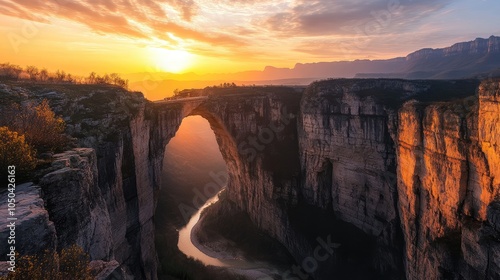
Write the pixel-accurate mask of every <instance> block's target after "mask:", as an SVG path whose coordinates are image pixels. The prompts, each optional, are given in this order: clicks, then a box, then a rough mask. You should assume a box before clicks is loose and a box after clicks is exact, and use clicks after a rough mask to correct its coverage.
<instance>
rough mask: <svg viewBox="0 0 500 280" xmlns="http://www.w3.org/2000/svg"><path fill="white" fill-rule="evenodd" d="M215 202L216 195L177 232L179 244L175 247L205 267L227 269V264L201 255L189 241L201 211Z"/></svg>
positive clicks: (203, 254)
mask: <svg viewBox="0 0 500 280" xmlns="http://www.w3.org/2000/svg"><path fill="white" fill-rule="evenodd" d="M217 200H218V197H217V195H216V196H214V197H212V198H210V199H209V200H208V201H207V202H206V203H205V205H203V207H202V208H200V210H198V212H196V214H195V215H194V216H193V217H191V220H189V223H188V224H187V225H186V226H185V227H183V228H182V229H181V230H180V231H179V242H178V243H177V247H179V250H180V251H181V252H183V253H184V254H185V255H186V256H188V257H192V258H194V259H197V260H199V261H201V262H202V263H203V264H205V265H213V266H220V267H228V266H229V265H228V264H227V263H224V262H222V261H220V260H219V259H216V258H212V257H210V256H208V255H206V254H205V253H203V252H202V251H200V250H199V249H198V248H197V247H196V246H195V245H194V244H193V242H192V241H191V231H192V230H193V227H194V226H195V225H196V223H198V221H199V220H200V214H201V212H202V211H203V209H205V208H207V207H208V206H210V205H211V204H212V203H216V202H217Z"/></svg>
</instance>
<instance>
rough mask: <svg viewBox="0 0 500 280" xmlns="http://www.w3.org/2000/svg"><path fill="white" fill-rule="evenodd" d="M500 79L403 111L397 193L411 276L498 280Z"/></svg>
mask: <svg viewBox="0 0 500 280" xmlns="http://www.w3.org/2000/svg"><path fill="white" fill-rule="evenodd" d="M498 98H499V83H498V81H495V82H486V83H483V84H481V86H480V87H479V92H478V96H474V97H472V98H469V99H465V100H458V101H455V102H451V103H433V104H423V103H420V102H408V103H406V104H405V105H404V106H403V107H402V108H401V110H400V111H399V120H400V125H399V128H398V135H397V143H398V145H397V154H398V191H399V203H400V213H401V221H402V228H403V232H404V234H405V241H406V266H407V277H408V279H422V278H428V279H429V278H430V279H445V278H446V279H459V278H460V277H462V278H464V279H496V278H498V277H499V276H500V271H499V270H498V265H499V263H498V261H495V259H496V256H498V250H499V247H498V246H499V245H500V243H498V241H497V240H498V237H499V236H498V232H496V231H495V230H494V229H495V227H496V223H497V221H496V220H495V218H494V217H495V216H496V211H497V207H496V205H497V203H498V201H496V200H497V199H498V195H499V192H500V189H499V186H500V185H499V183H500V180H499V173H498V172H499V171H500V166H499V165H498V164H499V156H500V151H499V150H498V146H497V143H498V141H499V136H500V134H499V129H500V122H499V113H500V111H499V110H500V106H499V105H500V104H499V102H498V100H499V99H498Z"/></svg>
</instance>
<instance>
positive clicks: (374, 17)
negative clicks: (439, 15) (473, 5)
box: [262, 0, 451, 36]
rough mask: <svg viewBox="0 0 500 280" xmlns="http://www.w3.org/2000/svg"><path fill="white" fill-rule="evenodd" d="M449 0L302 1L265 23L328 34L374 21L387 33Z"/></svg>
mask: <svg viewBox="0 0 500 280" xmlns="http://www.w3.org/2000/svg"><path fill="white" fill-rule="evenodd" d="M450 2H451V1H450V0H420V1H412V0H375V1H370V2H367V1H360V0H352V1H331V0H319V1H318V0H300V1H297V3H296V5H294V6H292V7H291V8H290V9H289V10H288V11H283V12H280V13H277V14H275V15H272V16H270V17H269V18H268V19H266V20H265V21H264V22H262V24H264V25H266V26H267V28H268V29H269V30H274V31H276V32H279V33H281V34H282V35H285V36H291V35H295V36H328V35H347V34H352V33H353V30H357V29H360V28H365V26H364V25H366V24H369V23H371V22H375V23H377V22H378V23H379V25H380V24H382V25H383V26H382V27H384V28H385V29H386V32H399V31H400V29H405V28H409V27H412V26H414V23H415V22H416V21H419V20H423V19H425V18H426V17H428V16H430V15H432V14H433V13H434V12H436V11H438V10H441V9H442V8H444V7H445V6H446V5H447V4H449V3H450Z"/></svg>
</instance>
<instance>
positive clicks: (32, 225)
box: [0, 183, 57, 260]
mask: <svg viewBox="0 0 500 280" xmlns="http://www.w3.org/2000/svg"><path fill="white" fill-rule="evenodd" d="M14 194H15V200H16V206H15V207H14V209H15V210H14V212H13V214H14V215H12V216H10V215H9V213H8V208H7V204H2V206H5V207H3V208H2V210H1V211H2V219H1V220H0V240H2V242H5V244H4V245H3V246H0V254H1V256H2V260H3V258H5V257H6V256H7V254H9V253H10V252H9V251H8V250H9V248H10V246H9V244H8V243H7V242H8V240H9V239H8V237H9V236H10V232H11V230H10V228H9V227H8V226H9V224H10V223H11V222H14V223H15V228H14V231H15V240H14V241H15V242H16V243H15V244H11V245H14V246H15V248H16V251H17V252H18V253H19V254H21V255H25V254H35V253H38V252H40V251H43V250H54V249H55V248H56V246H57V236H56V229H55V227H54V223H53V222H52V221H51V220H50V218H49V213H48V212H47V209H46V207H45V206H44V201H43V199H42V197H41V195H40V186H37V185H33V183H25V184H20V185H18V186H17V187H16V189H15V191H14ZM7 195H8V191H2V193H1V194H0V199H1V200H0V201H2V203H3V202H7V199H8V197H7ZM8 217H12V218H15V219H16V220H8V219H7V218H8Z"/></svg>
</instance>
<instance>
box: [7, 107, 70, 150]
mask: <svg viewBox="0 0 500 280" xmlns="http://www.w3.org/2000/svg"><path fill="white" fill-rule="evenodd" d="M3 123H6V125H7V126H8V127H9V128H10V129H11V130H13V131H16V132H18V133H19V134H22V135H24V136H25V137H26V141H27V142H28V143H30V144H31V145H33V146H34V147H35V149H36V150H37V152H38V153H42V152H48V151H52V152H53V151H56V150H62V149H63V148H64V146H65V145H66V144H67V139H68V138H67V137H66V135H65V134H64V129H65V123H64V120H63V119H62V118H60V117H57V116H56V115H55V113H54V112H53V111H52V109H51V108H50V106H49V102H48V101H47V100H46V99H44V100H43V101H42V102H41V103H40V104H39V105H35V104H34V103H29V104H27V105H23V106H20V105H14V106H13V107H12V108H10V109H9V110H7V112H6V114H5V116H4V120H3Z"/></svg>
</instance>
